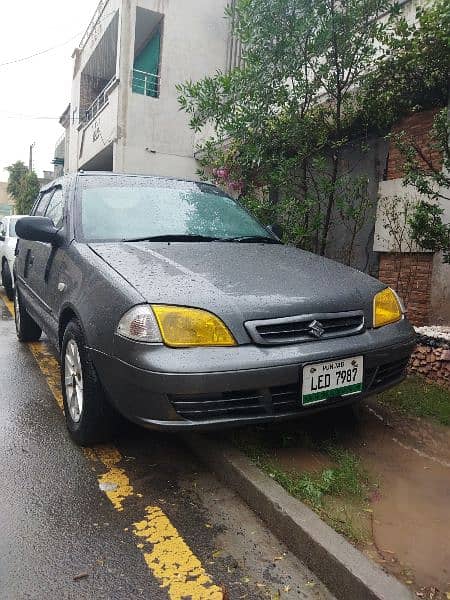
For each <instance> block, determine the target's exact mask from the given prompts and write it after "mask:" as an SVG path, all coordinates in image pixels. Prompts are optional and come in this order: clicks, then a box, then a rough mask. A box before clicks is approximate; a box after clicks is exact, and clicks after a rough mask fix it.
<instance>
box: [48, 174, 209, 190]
mask: <svg viewBox="0 0 450 600" xmlns="http://www.w3.org/2000/svg"><path fill="white" fill-rule="evenodd" d="M79 177H118V178H120V177H136V178H140V179H153V180H155V179H156V180H161V181H179V182H180V183H198V184H201V185H208V186H212V187H216V186H215V185H214V184H213V183H210V182H208V181H200V180H198V179H183V178H181V177H166V176H164V175H150V174H142V173H113V172H112V171H78V172H77V173H70V174H67V175H63V176H62V177H58V179H54V180H53V181H51V182H50V183H48V184H46V185H45V186H43V187H42V188H41V192H45V191H47V190H51V189H52V188H53V187H55V186H57V185H62V184H63V183H68V182H70V181H72V180H73V179H76V178H79Z"/></svg>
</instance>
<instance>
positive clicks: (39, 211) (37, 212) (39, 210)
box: [33, 192, 52, 217]
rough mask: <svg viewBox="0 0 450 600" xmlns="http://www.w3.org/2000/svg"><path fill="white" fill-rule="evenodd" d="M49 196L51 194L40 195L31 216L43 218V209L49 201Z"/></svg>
mask: <svg viewBox="0 0 450 600" xmlns="http://www.w3.org/2000/svg"><path fill="white" fill-rule="evenodd" d="M51 195H52V193H51V192H47V193H46V194H42V195H41V197H40V198H39V200H38V202H37V204H36V206H35V209H34V212H33V215H34V216H35V217H43V216H44V214H45V209H46V208H47V204H48V201H49V199H50V197H51Z"/></svg>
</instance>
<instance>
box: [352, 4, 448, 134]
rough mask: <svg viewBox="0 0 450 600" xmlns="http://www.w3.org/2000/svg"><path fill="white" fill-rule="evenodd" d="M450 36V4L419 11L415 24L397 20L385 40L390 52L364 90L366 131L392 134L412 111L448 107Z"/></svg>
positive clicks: (381, 59) (378, 63) (384, 42)
mask: <svg viewBox="0 0 450 600" xmlns="http://www.w3.org/2000/svg"><path fill="white" fill-rule="evenodd" d="M449 31H450V4H449V2H448V0H434V1H433V2H430V3H429V4H427V5H425V6H419V7H418V8H417V14H416V22H414V23H412V24H408V23H407V21H406V20H405V19H404V18H398V19H395V20H392V21H391V24H390V26H389V27H388V28H387V29H386V30H385V32H384V37H383V44H384V45H385V47H386V51H385V52H384V53H383V54H381V55H380V56H379V58H378V59H377V61H376V63H375V65H374V68H373V69H372V70H371V73H370V75H369V77H368V78H367V79H366V80H365V82H364V85H363V87H362V90H361V99H362V101H363V103H364V106H365V117H364V119H363V120H364V121H365V126H369V127H370V128H371V129H375V130H378V131H380V130H381V131H387V130H389V128H390V126H391V124H392V123H394V122H395V121H397V120H398V119H399V118H400V117H401V116H403V115H405V114H407V113H409V112H410V111H411V110H423V109H426V108H431V107H435V106H445V105H446V104H447V100H448V74H449V73H450V36H449Z"/></svg>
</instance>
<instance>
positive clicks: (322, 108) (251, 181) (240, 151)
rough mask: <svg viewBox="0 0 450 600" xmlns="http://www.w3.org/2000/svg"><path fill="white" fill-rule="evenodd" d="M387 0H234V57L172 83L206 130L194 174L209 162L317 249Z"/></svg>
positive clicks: (338, 186)
mask: <svg viewBox="0 0 450 600" xmlns="http://www.w3.org/2000/svg"><path fill="white" fill-rule="evenodd" d="M391 4H392V3H391V2H390V1H389V0H348V1H346V2H339V0H316V1H315V2H311V1H310V0H271V2H267V0H237V1H236V7H235V10H234V12H233V24H234V35H235V36H236V37H237V38H238V39H239V41H240V42H241V44H242V48H243V56H242V64H241V66H240V67H238V68H236V69H234V70H232V71H231V72H230V73H222V72H218V73H217V74H216V75H214V76H212V77H206V78H204V79H203V80H201V81H199V82H196V83H193V82H187V83H185V84H182V85H180V86H178V91H179V101H180V105H181V107H182V108H183V109H184V110H185V111H187V112H188V114H189V115H190V117H191V121H190V123H191V127H192V128H193V129H194V130H196V131H201V130H202V128H203V127H204V126H206V125H208V124H212V125H213V127H214V130H215V135H214V136H213V137H212V138H210V139H209V140H207V141H206V142H205V143H204V144H202V146H201V148H200V149H199V150H200V152H199V154H200V156H201V165H202V168H203V174H205V170H206V169H207V168H208V167H209V168H210V169H212V173H213V176H214V177H215V178H216V180H217V181H219V182H220V183H222V184H228V185H229V187H231V189H234V190H235V191H238V192H241V194H242V195H244V197H245V198H246V199H247V200H248V201H250V202H251V204H252V206H253V207H254V206H257V207H259V208H260V210H261V211H262V212H263V213H264V214H268V213H271V214H274V215H277V216H278V218H280V216H281V218H283V216H284V215H285V214H286V213H287V214H289V218H288V219H287V221H288V225H290V239H289V241H294V242H295V243H296V244H298V245H301V246H303V247H309V248H311V249H314V250H316V251H319V252H320V253H321V254H325V252H326V249H327V242H328V238H329V232H330V227H331V224H332V215H333V211H334V209H335V207H336V205H337V203H339V204H340V206H341V208H342V205H343V203H344V202H345V197H344V196H342V197H341V196H340V190H342V189H344V188H347V187H348V183H347V182H346V183H345V185H344V184H343V183H342V181H341V179H340V178H341V175H342V170H343V169H342V149H343V147H344V145H345V144H346V143H347V141H348V133H349V131H350V130H351V128H352V124H353V122H354V121H355V119H356V118H357V117H358V118H360V113H361V105H360V104H359V103H358V99H359V95H358V94H357V93H356V90H357V87H358V86H360V85H361V83H362V80H363V79H364V77H366V76H367V73H368V72H369V71H370V67H371V65H372V63H373V62H374V61H375V58H376V57H377V55H378V54H379V53H380V50H379V45H377V40H381V39H382V38H383V37H384V35H385V31H386V28H387V23H385V22H384V21H383V22H381V21H379V19H378V17H380V16H381V15H382V14H383V13H386V12H387V11H389V10H390V6H391ZM393 10H394V9H393ZM357 185H359V184H357ZM267 189H269V190H272V194H270V196H269V197H270V201H269V202H267V196H265V194H264V193H263V194H262V193H261V191H262V190H263V191H264V190H267ZM347 212H348V211H347Z"/></svg>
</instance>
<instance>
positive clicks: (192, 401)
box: [170, 390, 265, 421]
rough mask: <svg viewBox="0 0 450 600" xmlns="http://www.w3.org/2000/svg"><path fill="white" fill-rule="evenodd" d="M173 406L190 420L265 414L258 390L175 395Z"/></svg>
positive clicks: (172, 397) (171, 398)
mask: <svg viewBox="0 0 450 600" xmlns="http://www.w3.org/2000/svg"><path fill="white" fill-rule="evenodd" d="M170 400H171V402H172V406H173V407H174V409H175V410H176V412H177V413H178V414H179V415H180V416H181V417H183V418H185V419H189V420H190V421H202V420H204V419H226V418H234V417H252V416H259V415H261V414H265V409H264V405H263V404H262V395H261V392H260V391H258V390H246V391H240V392H223V393H221V394H193V395H186V396H181V395H178V394H177V395H176V396H175V395H174V396H171V397H170Z"/></svg>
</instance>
